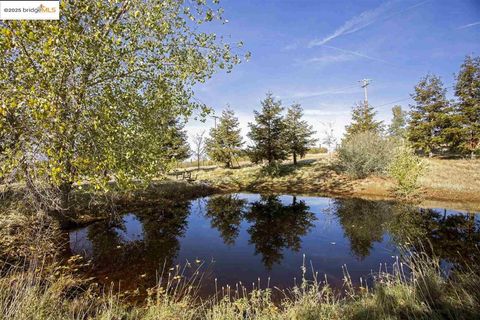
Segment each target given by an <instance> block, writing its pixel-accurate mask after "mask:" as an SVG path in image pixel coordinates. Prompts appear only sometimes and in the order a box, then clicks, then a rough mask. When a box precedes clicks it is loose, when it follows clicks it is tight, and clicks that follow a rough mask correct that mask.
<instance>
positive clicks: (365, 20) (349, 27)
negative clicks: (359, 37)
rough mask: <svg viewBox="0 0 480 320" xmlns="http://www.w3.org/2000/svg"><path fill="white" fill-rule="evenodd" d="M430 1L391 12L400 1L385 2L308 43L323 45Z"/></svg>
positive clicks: (426, 0) (314, 45)
mask: <svg viewBox="0 0 480 320" xmlns="http://www.w3.org/2000/svg"><path fill="white" fill-rule="evenodd" d="M428 1H430V0H425V1H422V2H419V3H416V4H414V5H412V6H409V7H407V8H405V9H403V10H399V11H396V12H391V9H392V5H393V4H394V3H396V2H398V0H392V1H387V2H384V3H382V4H381V5H380V6H378V7H377V8H375V9H372V10H366V11H363V12H362V13H361V14H359V15H358V16H356V17H353V18H351V19H350V20H347V21H346V22H345V23H344V24H343V25H342V26H340V27H339V28H337V29H336V30H335V31H334V32H333V33H331V34H329V35H328V36H326V37H324V38H322V39H314V40H312V41H310V42H309V44H308V47H309V48H311V47H316V46H323V45H324V44H326V43H328V42H330V41H332V40H333V39H335V38H338V37H340V36H343V35H346V34H351V33H354V32H357V31H360V30H362V29H364V28H366V27H368V26H369V25H371V24H373V23H375V22H377V21H379V20H380V21H385V20H387V19H390V18H391V17H394V16H396V15H399V14H401V13H404V12H406V11H409V10H412V9H414V8H416V7H419V6H421V5H423V4H424V3H427V2H428ZM389 12H391V13H389Z"/></svg>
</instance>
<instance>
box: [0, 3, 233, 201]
mask: <svg viewBox="0 0 480 320" xmlns="http://www.w3.org/2000/svg"><path fill="white" fill-rule="evenodd" d="M214 2H216V1H214ZM60 10H61V15H60V20H59V21H3V22H0V92H1V95H0V107H1V109H0V136H1V138H2V146H1V148H0V149H1V159H0V161H1V168H0V170H1V175H2V176H4V177H5V176H9V177H18V176H19V175H20V173H21V177H23V179H25V181H27V186H31V187H32V188H31V189H32V190H34V191H33V193H34V194H35V195H36V196H35V198H36V199H39V200H41V199H40V198H41V197H42V194H41V192H40V190H58V191H60V194H61V195H62V196H61V197H60V200H62V201H57V198H55V197H54V198H53V199H52V202H50V204H52V205H53V204H56V207H60V208H61V209H66V208H68V197H69V196H68V195H69V193H70V190H71V189H72V186H73V185H74V184H75V183H82V182H88V183H89V184H90V185H91V186H94V187H95V188H97V189H106V188H108V187H109V186H110V184H108V183H107V182H108V181H109V180H110V179H114V180H115V181H116V182H117V184H116V185H117V186H121V187H125V186H132V185H133V183H132V182H133V181H144V182H145V181H148V180H149V179H150V178H152V177H154V176H158V175H159V174H162V173H164V172H165V171H167V170H168V168H170V167H171V163H172V159H173V158H175V157H172V154H171V148H170V146H171V144H172V143H173V142H172V136H175V133H174V132H176V130H172V121H177V120H178V119H181V118H186V117H188V116H190V115H191V113H192V111H193V110H194V109H198V108H201V110H202V111H207V108H206V106H204V105H203V104H199V103H195V102H193V101H192V96H193V91H192V86H193V85H195V84H196V83H199V82H204V81H205V80H206V79H208V78H209V77H210V76H211V75H212V74H213V73H214V72H215V71H216V70H218V69H219V68H223V69H226V70H228V71H229V70H231V68H232V66H233V65H234V64H235V63H237V62H239V59H240V58H239V57H238V56H237V55H236V54H233V53H232V46H231V45H230V44H224V43H223V41H222V39H221V38H219V37H218V36H217V35H215V34H213V33H205V32H200V31H198V28H197V27H196V26H195V25H198V24H204V23H208V22H211V21H214V20H217V21H220V22H222V21H223V18H222V17H221V8H218V7H217V5H216V4H212V5H210V4H209V5H207V4H206V3H204V2H203V1H196V2H190V1H188V2H186V1H176V0H146V1H139V0H134V1H121V0H112V1H106V0H97V1H75V0H65V1H61V9H60ZM177 133H178V132H177ZM39 181H43V182H44V183H45V185H46V186H47V188H43V189H40V188H35V187H34V186H35V184H36V185H37V186H38V184H39ZM55 194H58V193H56V192H55ZM49 206H50V205H49Z"/></svg>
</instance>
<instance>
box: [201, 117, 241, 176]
mask: <svg viewBox="0 0 480 320" xmlns="http://www.w3.org/2000/svg"><path fill="white" fill-rule="evenodd" d="M239 125H240V123H239V122H238V118H237V117H235V113H234V112H233V110H231V109H230V108H227V109H226V110H224V111H223V112H222V116H221V117H220V122H219V124H218V127H216V128H212V129H211V130H210V138H208V139H207V141H206V149H207V154H208V156H209V157H210V159H212V160H215V161H219V162H222V163H224V164H225V166H226V167H227V168H230V167H231V166H232V165H233V161H234V160H235V159H236V157H237V156H238V155H239V154H240V152H241V147H242V145H243V141H242V136H241V130H240V127H239Z"/></svg>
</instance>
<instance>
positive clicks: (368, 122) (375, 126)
mask: <svg viewBox="0 0 480 320" xmlns="http://www.w3.org/2000/svg"><path fill="white" fill-rule="evenodd" d="M376 114H377V112H376V111H375V110H374V108H373V107H372V106H370V105H368V104H366V103H357V104H356V106H355V107H353V110H352V122H351V123H350V125H348V126H346V127H345V130H346V134H345V137H346V139H348V138H349V137H351V136H353V135H355V134H357V133H361V132H367V131H370V132H374V133H380V132H381V131H382V129H383V123H382V121H375V115H376Z"/></svg>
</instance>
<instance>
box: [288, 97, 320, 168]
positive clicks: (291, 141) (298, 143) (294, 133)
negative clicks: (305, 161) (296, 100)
mask: <svg viewBox="0 0 480 320" xmlns="http://www.w3.org/2000/svg"><path fill="white" fill-rule="evenodd" d="M302 117H303V110H302V107H301V106H300V104H294V105H292V106H291V107H290V108H289V109H288V111H287V116H286V117H285V139H286V142H287V146H288V150H289V152H290V153H291V154H292V156H293V164H297V156H300V157H302V158H303V157H304V156H305V153H306V152H307V151H308V149H310V148H311V147H312V146H313V145H315V143H316V142H317V139H314V138H312V135H314V134H315V133H316V131H314V130H313V127H312V126H311V125H309V124H308V122H307V121H305V120H302Z"/></svg>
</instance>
